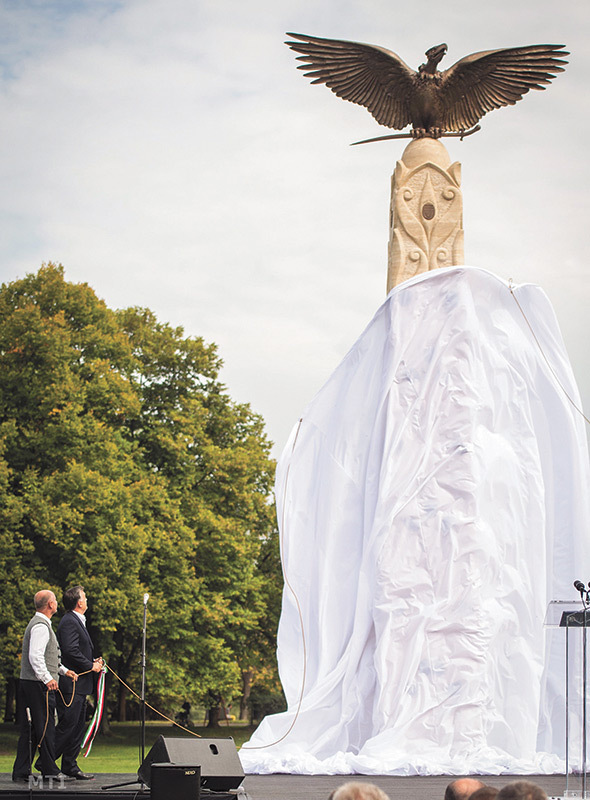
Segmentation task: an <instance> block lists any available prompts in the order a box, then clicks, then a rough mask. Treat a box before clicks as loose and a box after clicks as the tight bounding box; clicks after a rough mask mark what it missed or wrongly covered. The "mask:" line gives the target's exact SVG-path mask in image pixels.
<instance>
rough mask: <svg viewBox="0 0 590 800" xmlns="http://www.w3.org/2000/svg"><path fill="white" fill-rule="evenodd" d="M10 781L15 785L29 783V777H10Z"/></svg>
mask: <svg viewBox="0 0 590 800" xmlns="http://www.w3.org/2000/svg"><path fill="white" fill-rule="evenodd" d="M12 780H13V781H14V782H15V783H28V782H29V776H28V775H13V776H12Z"/></svg>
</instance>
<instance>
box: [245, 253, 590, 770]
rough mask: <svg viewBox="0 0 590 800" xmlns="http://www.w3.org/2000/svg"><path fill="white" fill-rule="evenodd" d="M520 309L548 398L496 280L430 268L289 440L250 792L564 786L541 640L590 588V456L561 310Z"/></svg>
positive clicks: (559, 645) (380, 314)
mask: <svg viewBox="0 0 590 800" xmlns="http://www.w3.org/2000/svg"><path fill="white" fill-rule="evenodd" d="M515 296H516V297H517V298H518V301H519V303H520V304H521V306H522V308H523V310H524V313H525V314H526V317H527V318H528V320H529V322H530V324H531V326H532V328H533V330H534V332H535V335H536V336H537V338H538V340H539V343H540V345H541V348H542V351H543V353H544V354H545V356H546V358H547V359H548V361H549V363H550V364H551V367H552V368H553V370H555V373H556V375H557V378H556V377H555V376H554V375H553V374H552V371H551V368H550V367H549V366H548V364H547V362H546V360H545V358H544V356H543V354H542V352H541V349H540V348H539V345H538V344H537V343H536V342H535V339H534V338H533V335H532V334H531V330H530V329H529V327H528V326H527V323H526V321H525V319H524V317H523V315H522V313H521V311H520V310H519V308H518V305H517V303H516V302H515V299H514V297H513V296H512V295H511V293H510V290H509V288H508V285H507V284H506V283H505V282H504V281H503V280H501V279H499V278H498V277H496V276H495V275H492V274H491V273H489V272H486V271H484V270H480V269H476V268H472V267H460V268H450V269H441V270H436V271H433V272H430V273H428V274H426V275H423V276H420V277H419V278H416V279H413V280H411V281H407V282H405V283H404V284H401V285H400V286H398V287H396V288H395V289H393V291H392V292H391V293H390V295H389V297H388V298H387V300H386V301H385V303H384V304H383V305H382V306H381V308H380V309H379V310H378V311H377V313H376V314H375V317H374V319H373V320H372V322H371V323H370V324H369V326H368V327H367V329H366V330H365V331H364V333H363V334H362V335H361V337H360V338H359V339H358V341H357V342H356V343H355V345H354V346H353V347H352V349H351V350H350V352H349V353H348V354H347V356H346V357H345V358H344V360H343V361H342V363H341V364H340V366H339V367H338V368H337V369H336V370H335V372H334V373H333V375H332V377H331V378H330V379H329V380H328V382H327V383H326V384H325V386H324V387H323V388H322V389H321V390H320V392H319V393H318V394H317V395H316V397H315V398H314V399H313V400H312V402H311V403H310V405H309V406H308V408H307V409H306V410H305V413H304V414H303V417H302V421H301V423H300V424H298V425H297V426H296V427H295V429H294V430H293V433H292V435H291V437H290V440H289V442H288V444H287V446H286V448H285V450H284V453H283V455H282V457H281V459H280V463H279V466H278V472H277V479H276V500H277V510H278V519H279V524H280V530H281V547H282V555H283V566H284V571H285V576H286V580H287V581H288V583H287V585H286V586H285V591H284V596H283V607H282V616H281V621H280V628H279V636H278V658H279V668H280V676H281V680H282V683H283V687H284V690H285V694H286V696H287V701H288V711H286V712H285V713H282V714H276V715H274V716H270V717H266V718H265V719H264V720H263V722H262V724H261V725H260V726H259V728H258V729H257V730H256V732H255V733H254V735H253V737H252V738H251V740H250V742H249V743H247V744H246V745H245V746H244V747H243V748H242V750H241V751H240V757H241V759H242V763H243V766H244V769H245V771H246V772H260V773H269V772H290V773H304V774H313V773H325V774H336V773H354V772H357V773H363V774H403V775H408V774H410V775H411V774H421V775H429V774H465V773H491V774H497V773H500V772H512V773H526V772H532V773H539V772H554V771H560V769H562V768H563V764H562V762H561V761H560V758H559V756H563V749H564V745H563V739H564V727H563V700H562V695H563V688H564V675H563V643H564V642H563V630H559V629H557V630H555V631H547V630H544V628H543V620H544V617H545V611H546V606H547V603H548V601H549V600H551V599H555V598H558V599H568V598H570V599H575V597H576V592H575V590H574V589H573V588H572V581H573V580H574V579H575V578H577V577H581V578H582V580H583V579H584V578H589V577H590V562H589V559H588V552H587V548H586V547H585V545H584V539H585V537H587V535H588V532H589V531H590V524H589V523H590V509H589V503H588V497H587V495H588V487H589V485H590V481H589V478H590V472H589V464H588V452H587V445H586V437H585V429H584V422H583V419H582V418H581V416H580V414H579V413H578V412H577V411H576V410H575V409H574V408H573V406H572V404H571V403H570V402H569V401H568V399H567V397H566V396H565V394H564V391H563V389H562V388H561V387H560V386H559V383H558V381H559V382H561V384H563V386H564V387H565V388H566V389H567V392H568V393H569V395H570V396H571V397H572V398H573V399H574V400H575V401H576V402H577V404H578V405H579V403H580V401H579V397H578V393H577V389H576V386H575V381H574V378H573V375H572V371H571V368H570V365H569V362H568V358H567V355H566V352H565V349H564V345H563V342H562V339H561V335H560V332H559V328H558V325H557V322H556V319H555V316H554V313H553V310H552V308H551V305H550V303H549V301H548V299H547V297H546V296H545V294H544V293H543V291H542V290H541V289H540V288H539V287H537V286H532V285H524V286H519V287H517V288H516V289H515ZM298 606H300V610H301V618H300V614H299V610H298ZM301 621H302V623H303V625H302V624H301ZM302 688H303V700H302V703H301V707H300V708H299V707H298V706H299V698H300V694H301V692H302ZM293 723H294V725H293V727H292V729H290V727H291V725H292V724H293ZM285 734H287V735H286V736H285ZM282 737H284V738H282ZM277 740H279V741H278V743H276V744H272V743H273V742H277ZM269 745H271V746H269Z"/></svg>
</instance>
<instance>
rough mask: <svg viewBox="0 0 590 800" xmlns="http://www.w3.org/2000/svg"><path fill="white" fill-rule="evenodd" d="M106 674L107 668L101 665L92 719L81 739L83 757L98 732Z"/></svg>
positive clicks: (86, 754)
mask: <svg viewBox="0 0 590 800" xmlns="http://www.w3.org/2000/svg"><path fill="white" fill-rule="evenodd" d="M106 674H107V668H106V667H103V668H102V669H101V671H100V675H99V678H98V687H97V689H96V708H95V709H94V714H93V715H92V719H91V720H90V724H89V725H88V730H87V731H86V735H85V736H84V740H83V741H82V755H83V756H84V758H87V757H88V755H89V753H90V751H91V750H92V743H93V742H94V737H95V736H96V734H97V733H98V729H99V728H100V721H101V719H102V712H103V709H104V690H105V684H106Z"/></svg>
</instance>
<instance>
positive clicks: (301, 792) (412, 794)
mask: <svg viewBox="0 0 590 800" xmlns="http://www.w3.org/2000/svg"><path fill="white" fill-rule="evenodd" d="M136 777H137V776H136V775H121V774H105V773H100V774H97V776H96V779H95V780H93V781H73V780H68V781H64V782H63V786H59V785H58V784H57V782H55V785H54V786H53V787H49V786H47V785H46V786H43V787H42V786H35V787H34V788H33V790H32V793H33V795H34V796H36V797H37V798H38V800H41V799H42V798H43V797H48V798H49V797H53V798H55V793H56V790H59V791H60V793H61V794H62V795H67V796H68V800H77V798H78V797H79V798H80V800H96V798H98V797H101V798H105V799H106V798H108V799H109V800H133V798H135V797H138V796H139V797H141V796H142V793H140V794H139V795H138V791H139V789H140V788H141V787H140V786H139V784H136V785H134V786H128V787H122V788H119V789H109V790H108V791H105V790H104V789H103V788H102V787H103V786H110V785H112V784H120V783H125V782H126V781H133V780H135V778H136ZM454 777H456V776H451V777H449V776H448V775H438V776H434V777H428V778H421V777H416V776H413V777H391V776H388V775H377V776H374V775H371V776H368V777H363V776H362V775H350V776H347V775H247V776H246V777H245V779H244V781H243V783H242V787H243V788H244V789H245V790H246V792H247V796H248V800H328V796H329V795H330V792H331V791H332V790H333V789H335V788H336V787H337V786H340V784H341V783H345V782H346V781H348V780H359V781H368V782H370V783H376V784H377V786H380V787H381V788H382V789H383V791H384V792H385V793H386V794H387V795H389V797H390V800H443V797H444V793H445V788H446V786H447V784H448V783H449V782H450V781H451V780H453V779H454ZM520 779H526V780H532V781H534V783H538V784H539V785H540V786H542V787H543V789H545V791H546V792H547V794H548V795H549V797H562V796H563V791H564V789H565V777H564V776H563V775H504V776H502V775H499V776H498V775H491V776H484V777H482V778H481V780H483V781H484V782H485V783H489V784H490V785H492V786H497V787H502V786H504V785H505V784H507V783H509V782H510V781H514V780H520ZM577 784H579V779H573V778H570V789H572V788H576V785H577ZM27 795H29V787H28V786H27V784H25V783H13V782H12V780H11V777H10V775H8V774H2V775H0V800H12V798H14V800H24V799H25V797H26V796H27ZM143 796H146V797H149V790H146V791H145V792H144V793H143ZM206 796H207V795H206V794H205V793H203V794H202V800H204V798H205V797H206ZM231 796H232V795H226V794H224V793H219V794H216V795H211V797H212V798H215V800H221V798H224V797H231ZM580 796H581V792H580ZM242 798H243V800H246V798H245V797H243V795H242ZM242 798H240V800H242ZM170 800H174V798H170Z"/></svg>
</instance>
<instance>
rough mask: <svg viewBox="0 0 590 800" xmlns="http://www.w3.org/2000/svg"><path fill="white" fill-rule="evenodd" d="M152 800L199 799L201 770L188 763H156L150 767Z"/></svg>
mask: <svg viewBox="0 0 590 800" xmlns="http://www.w3.org/2000/svg"><path fill="white" fill-rule="evenodd" d="M150 773H151V775H150V777H151V784H150V797H151V798H152V800H170V798H171V797H173V798H174V800H200V797H201V770H200V769H199V767H195V766H191V765H190V764H158V763H157V762H154V763H153V764H151V769H150Z"/></svg>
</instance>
